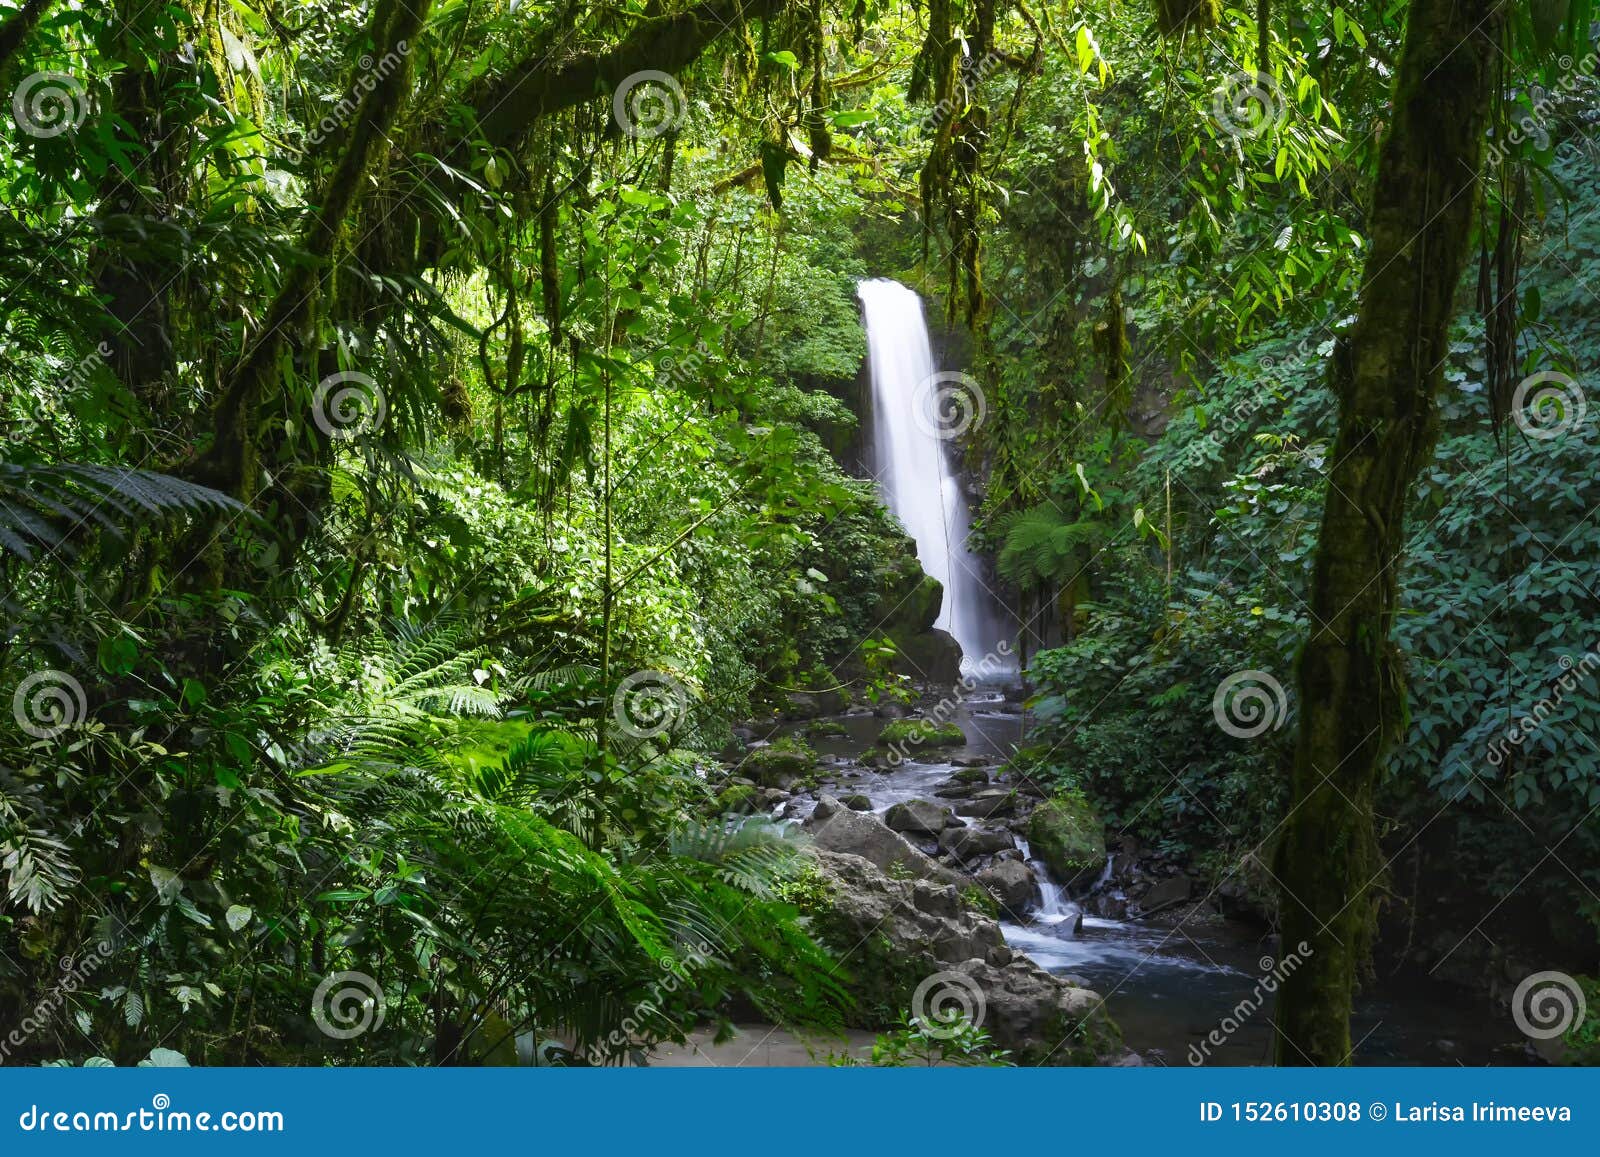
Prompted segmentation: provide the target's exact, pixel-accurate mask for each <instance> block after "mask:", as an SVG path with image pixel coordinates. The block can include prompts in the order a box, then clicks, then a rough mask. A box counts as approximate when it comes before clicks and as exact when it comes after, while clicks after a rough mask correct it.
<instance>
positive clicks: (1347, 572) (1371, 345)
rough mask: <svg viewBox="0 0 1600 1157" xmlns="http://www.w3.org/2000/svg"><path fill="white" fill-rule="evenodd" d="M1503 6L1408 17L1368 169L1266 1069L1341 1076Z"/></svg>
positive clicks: (1367, 924) (1454, 0)
mask: <svg viewBox="0 0 1600 1157" xmlns="http://www.w3.org/2000/svg"><path fill="white" fill-rule="evenodd" d="M1503 17H1504V11H1503V6H1502V5H1500V4H1499V3H1497V2H1496V0H1413V3H1412V5H1411V9H1410V12H1409V15H1408V17H1407V24H1406V40H1405V49H1404V52H1403V53H1402V56H1401V62H1400V70H1399V74H1398V77H1397V79H1396V83H1395V92H1394V109H1393V119H1392V123H1391V124H1390V125H1389V126H1388V129H1387V131H1386V135H1385V140H1384V142H1383V145H1382V149H1381V151H1380V154H1379V161H1378V172H1377V178H1376V184H1375V187H1374V190H1373V197H1372V208H1371V216H1370V220H1369V229H1368V232H1369V234H1370V238H1371V245H1370V247H1369V249H1368V255H1367V265H1366V273H1365V276H1364V279H1363V283H1362V289H1361V298H1360V306H1359V309H1358V311H1357V318H1356V321H1355V323H1354V325H1353V326H1352V328H1351V330H1350V331H1349V333H1348V334H1346V335H1345V336H1344V337H1343V338H1341V339H1340V341H1339V343H1338V344H1337V346H1336V348H1335V351H1334V356H1333V363H1332V366H1331V370H1330V372H1331V381H1332V384H1333V387H1334V389H1335V391H1336V393H1337V396H1338V398H1339V434H1338V438H1337V440H1336V443H1335V450H1334V454H1333V458H1332V466H1331V469H1330V471H1329V475H1328V483H1329V485H1328V491H1327V498H1326V500H1325V505H1324V508H1323V516H1322V527H1321V531H1320V534H1319V536H1318V539H1317V550H1316V558H1315V569H1314V572H1313V578H1312V586H1311V598H1310V608H1311V614H1312V624H1311V634H1310V638H1309V639H1308V641H1307V642H1306V645H1305V649H1304V650H1303V651H1302V653H1301V656H1300V665H1299V692H1300V693H1299V735H1298V741H1297V745H1296V749H1295V762H1294V773H1293V802H1292V806H1291V811H1290V813H1289V815H1288V818H1287V820H1286V821H1285V825H1284V834H1283V838H1282V841H1281V843H1280V845H1279V857H1278V863H1279V869H1278V878H1279V883H1280V885H1281V890H1282V911H1283V944H1284V952H1285V954H1286V955H1287V954H1288V953H1289V952H1291V951H1296V950H1297V946H1298V945H1299V944H1300V943H1301V942H1302V941H1303V942H1305V943H1306V945H1307V946H1308V948H1309V950H1310V951H1309V952H1308V953H1305V954H1303V955H1304V956H1305V959H1304V962H1303V963H1302V964H1301V965H1300V967H1299V968H1298V969H1297V970H1296V971H1295V972H1294V973H1293V974H1292V975H1291V977H1290V978H1289V980H1288V981H1287V983H1286V984H1285V985H1284V987H1283V990H1282V992H1281V994H1280V996H1279V1003H1278V1016H1277V1020H1278V1026H1277V1027H1278V1061H1279V1063H1280V1064H1326V1065H1340V1064H1346V1063H1348V1062H1349V1059H1350V1052H1351V1045H1350V1009H1351V1000H1352V995H1353V993H1354V989H1355V983H1356V978H1357V972H1358V969H1359V968H1360V967H1361V965H1362V962H1363V960H1364V958H1365V955H1366V952H1367V949H1368V947H1369V945H1370V939H1371V929H1372V923H1373V918H1374V912H1373V902H1374V895H1375V893H1374V887H1375V885H1377V883H1378V881H1379V878H1380V877H1381V875H1382V864H1381V862H1380V860H1379V855H1378V849H1377V837H1376V833H1375V831H1374V826H1373V811H1372V800H1373V791H1374V786H1375V784H1376V780H1377V776H1378V772H1379V769H1380V766H1381V761H1382V759H1383V756H1384V752H1385V750H1386V748H1387V746H1388V745H1389V744H1390V743H1391V742H1392V741H1393V740H1394V739H1395V738H1396V736H1397V733H1398V732H1399V729H1400V721H1401V718H1402V715H1403V711H1404V707H1405V702H1404V689H1403V684H1402V679H1401V670H1400V664H1399V661H1398V655H1397V652H1396V650H1395V648H1394V645H1393V644H1392V642H1391V641H1390V632H1391V628H1392V627H1393V625H1394V616H1395V605H1396V602H1397V598H1398V584H1397V576H1396V568H1397V565H1398V561H1399V557H1400V553H1401V550H1402V548H1403V546H1404V542H1405V518H1406V503H1407V499H1408V497H1409V494H1410V491H1411V488H1412V485H1413V483H1414V481H1415V478H1416V476H1417V472H1418V471H1419V470H1420V469H1421V467H1422V466H1423V465H1424V464H1425V463H1426V461H1427V459H1428V457H1429V455H1430V454H1431V452H1432V448H1433V442H1434V436H1435V425H1436V413H1435V410H1436V403H1435V398H1436V394H1437V391H1438V388H1439V385H1440V381H1441V377H1442V372H1443V368H1444V363H1445V359H1446V357H1447V355H1448V352H1449V326H1450V319H1451V317H1452V316H1453V314H1454V312H1455V290H1456V286H1457V284H1458V283H1459V281H1460V279H1461V273H1462V270H1463V267H1464V266H1465V264H1466V260H1467V256H1468V247H1469V243H1470V240H1471V231H1472V223H1473V219H1474V212H1475V206H1476V202H1477V185H1478V169H1479V163H1480V161H1481V159H1482V152H1483V139H1484V132H1485V129H1486V126H1487V123H1488V108H1489V100H1490V96H1491V91H1492V87H1493V80H1494V76H1495V58H1496V52H1497V45H1498V43H1499V39H1500V30H1499V29H1500V21H1501V20H1502V19H1503Z"/></svg>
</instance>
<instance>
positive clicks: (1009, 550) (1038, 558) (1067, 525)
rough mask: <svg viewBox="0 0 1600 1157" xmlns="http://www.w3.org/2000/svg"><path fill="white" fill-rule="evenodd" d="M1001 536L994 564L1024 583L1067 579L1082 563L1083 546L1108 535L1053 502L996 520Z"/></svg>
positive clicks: (1099, 526)
mask: <svg viewBox="0 0 1600 1157" xmlns="http://www.w3.org/2000/svg"><path fill="white" fill-rule="evenodd" d="M996 530H997V531H998V532H999V534H1000V535H1001V538H1002V542H1001V547H1000V553H999V555H998V557H997V558H996V559H995V568H996V569H997V570H998V571H999V572H1000V574H1001V576H1003V577H1004V578H1007V579H1009V580H1011V581H1012V582H1014V583H1016V584H1018V585H1019V586H1023V587H1040V586H1048V585H1051V584H1053V583H1058V582H1065V581H1067V580H1069V579H1071V578H1073V577H1074V576H1076V574H1077V573H1078V571H1079V569H1080V568H1081V566H1082V552H1083V548H1085V547H1090V546H1093V545H1095V544H1097V543H1099V542H1100V541H1102V540H1103V539H1104V537H1105V527H1104V525H1103V524H1102V523H1099V522H1094V521H1073V520H1070V519H1069V518H1068V516H1067V515H1065V514H1063V513H1062V511H1061V510H1060V508H1059V507H1057V506H1056V505H1055V504H1053V503H1048V502H1047V503H1044V504H1042V505H1039V506H1035V507H1032V508H1031V509H1029V510H1020V511H1014V512H1012V513H1011V514H1008V515H1005V516H1004V517H1003V518H1002V519H1000V520H999V521H998V522H997V524H996Z"/></svg>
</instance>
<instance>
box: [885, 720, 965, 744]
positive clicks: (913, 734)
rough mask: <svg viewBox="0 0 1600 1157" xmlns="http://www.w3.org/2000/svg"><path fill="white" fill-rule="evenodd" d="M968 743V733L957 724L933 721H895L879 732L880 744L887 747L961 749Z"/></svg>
mask: <svg viewBox="0 0 1600 1157" xmlns="http://www.w3.org/2000/svg"><path fill="white" fill-rule="evenodd" d="M966 742H967V736H966V733H965V732H963V731H962V730H961V728H960V727H958V726H957V725H956V724H954V723H937V722H935V721H933V720H932V719H894V720H890V721H889V722H888V723H886V724H884V726H883V730H882V731H880V732H878V743H879V744H881V745H883V746H886V747H887V746H894V747H960V746H962V745H964V744H965V743H966Z"/></svg>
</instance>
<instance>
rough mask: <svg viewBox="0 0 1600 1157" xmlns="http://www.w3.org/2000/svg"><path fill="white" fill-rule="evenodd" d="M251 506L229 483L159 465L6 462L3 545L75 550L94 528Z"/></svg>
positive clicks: (0, 516)
mask: <svg viewBox="0 0 1600 1157" xmlns="http://www.w3.org/2000/svg"><path fill="white" fill-rule="evenodd" d="M244 511H245V508H244V506H243V505H242V504H241V503H240V502H238V501H237V500H236V499H233V498H230V497H228V496H227V495H226V494H223V493H222V492H221V491H218V490H213V489H211V488H210V487H209V486H200V485H197V484H195V483H193V482H187V481H185V480H184V479H182V478H174V477H172V476H171V475H169V474H158V473H156V472H155V471H153V470H131V469H124V468H123V467H120V466H93V465H86V464H79V463H62V464H58V465H55V466H38V465H21V464H18V463H14V462H13V463H0V546H3V547H4V548H6V549H7V550H10V551H12V552H14V553H15V554H17V555H19V556H21V557H22V559H23V560H24V561H31V560H32V559H33V558H34V557H35V555H37V554H38V553H39V552H40V551H44V552H46V553H50V552H55V551H61V552H63V553H66V554H71V553H73V552H74V551H75V549H76V547H77V542H76V540H77V539H78V538H80V537H82V535H83V532H84V531H87V530H94V529H98V530H100V531H104V532H107V533H110V534H114V535H120V534H122V533H123V532H124V531H125V530H126V529H128V528H129V527H130V526H132V525H134V524H137V523H141V522H148V521H151V520H154V519H158V518H169V517H175V516H182V515H199V514H237V513H243V512H244Z"/></svg>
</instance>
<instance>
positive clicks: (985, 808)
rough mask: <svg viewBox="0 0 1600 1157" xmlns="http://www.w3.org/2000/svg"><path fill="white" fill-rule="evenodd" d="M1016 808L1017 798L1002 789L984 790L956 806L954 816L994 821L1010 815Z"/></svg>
mask: <svg viewBox="0 0 1600 1157" xmlns="http://www.w3.org/2000/svg"><path fill="white" fill-rule="evenodd" d="M1016 806H1017V797H1016V796H1015V795H1014V794H1012V793H1011V792H1009V791H1007V790H1005V789H1004V788H985V789H984V790H983V791H980V792H978V793H977V794H976V795H974V796H971V797H969V798H968V799H965V800H962V801H961V802H960V803H958V804H956V815H958V816H967V817H969V818H971V819H979V820H986V819H994V818H997V817H1000V816H1006V815H1010V814H1011V813H1012V812H1013V811H1014V810H1016Z"/></svg>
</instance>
